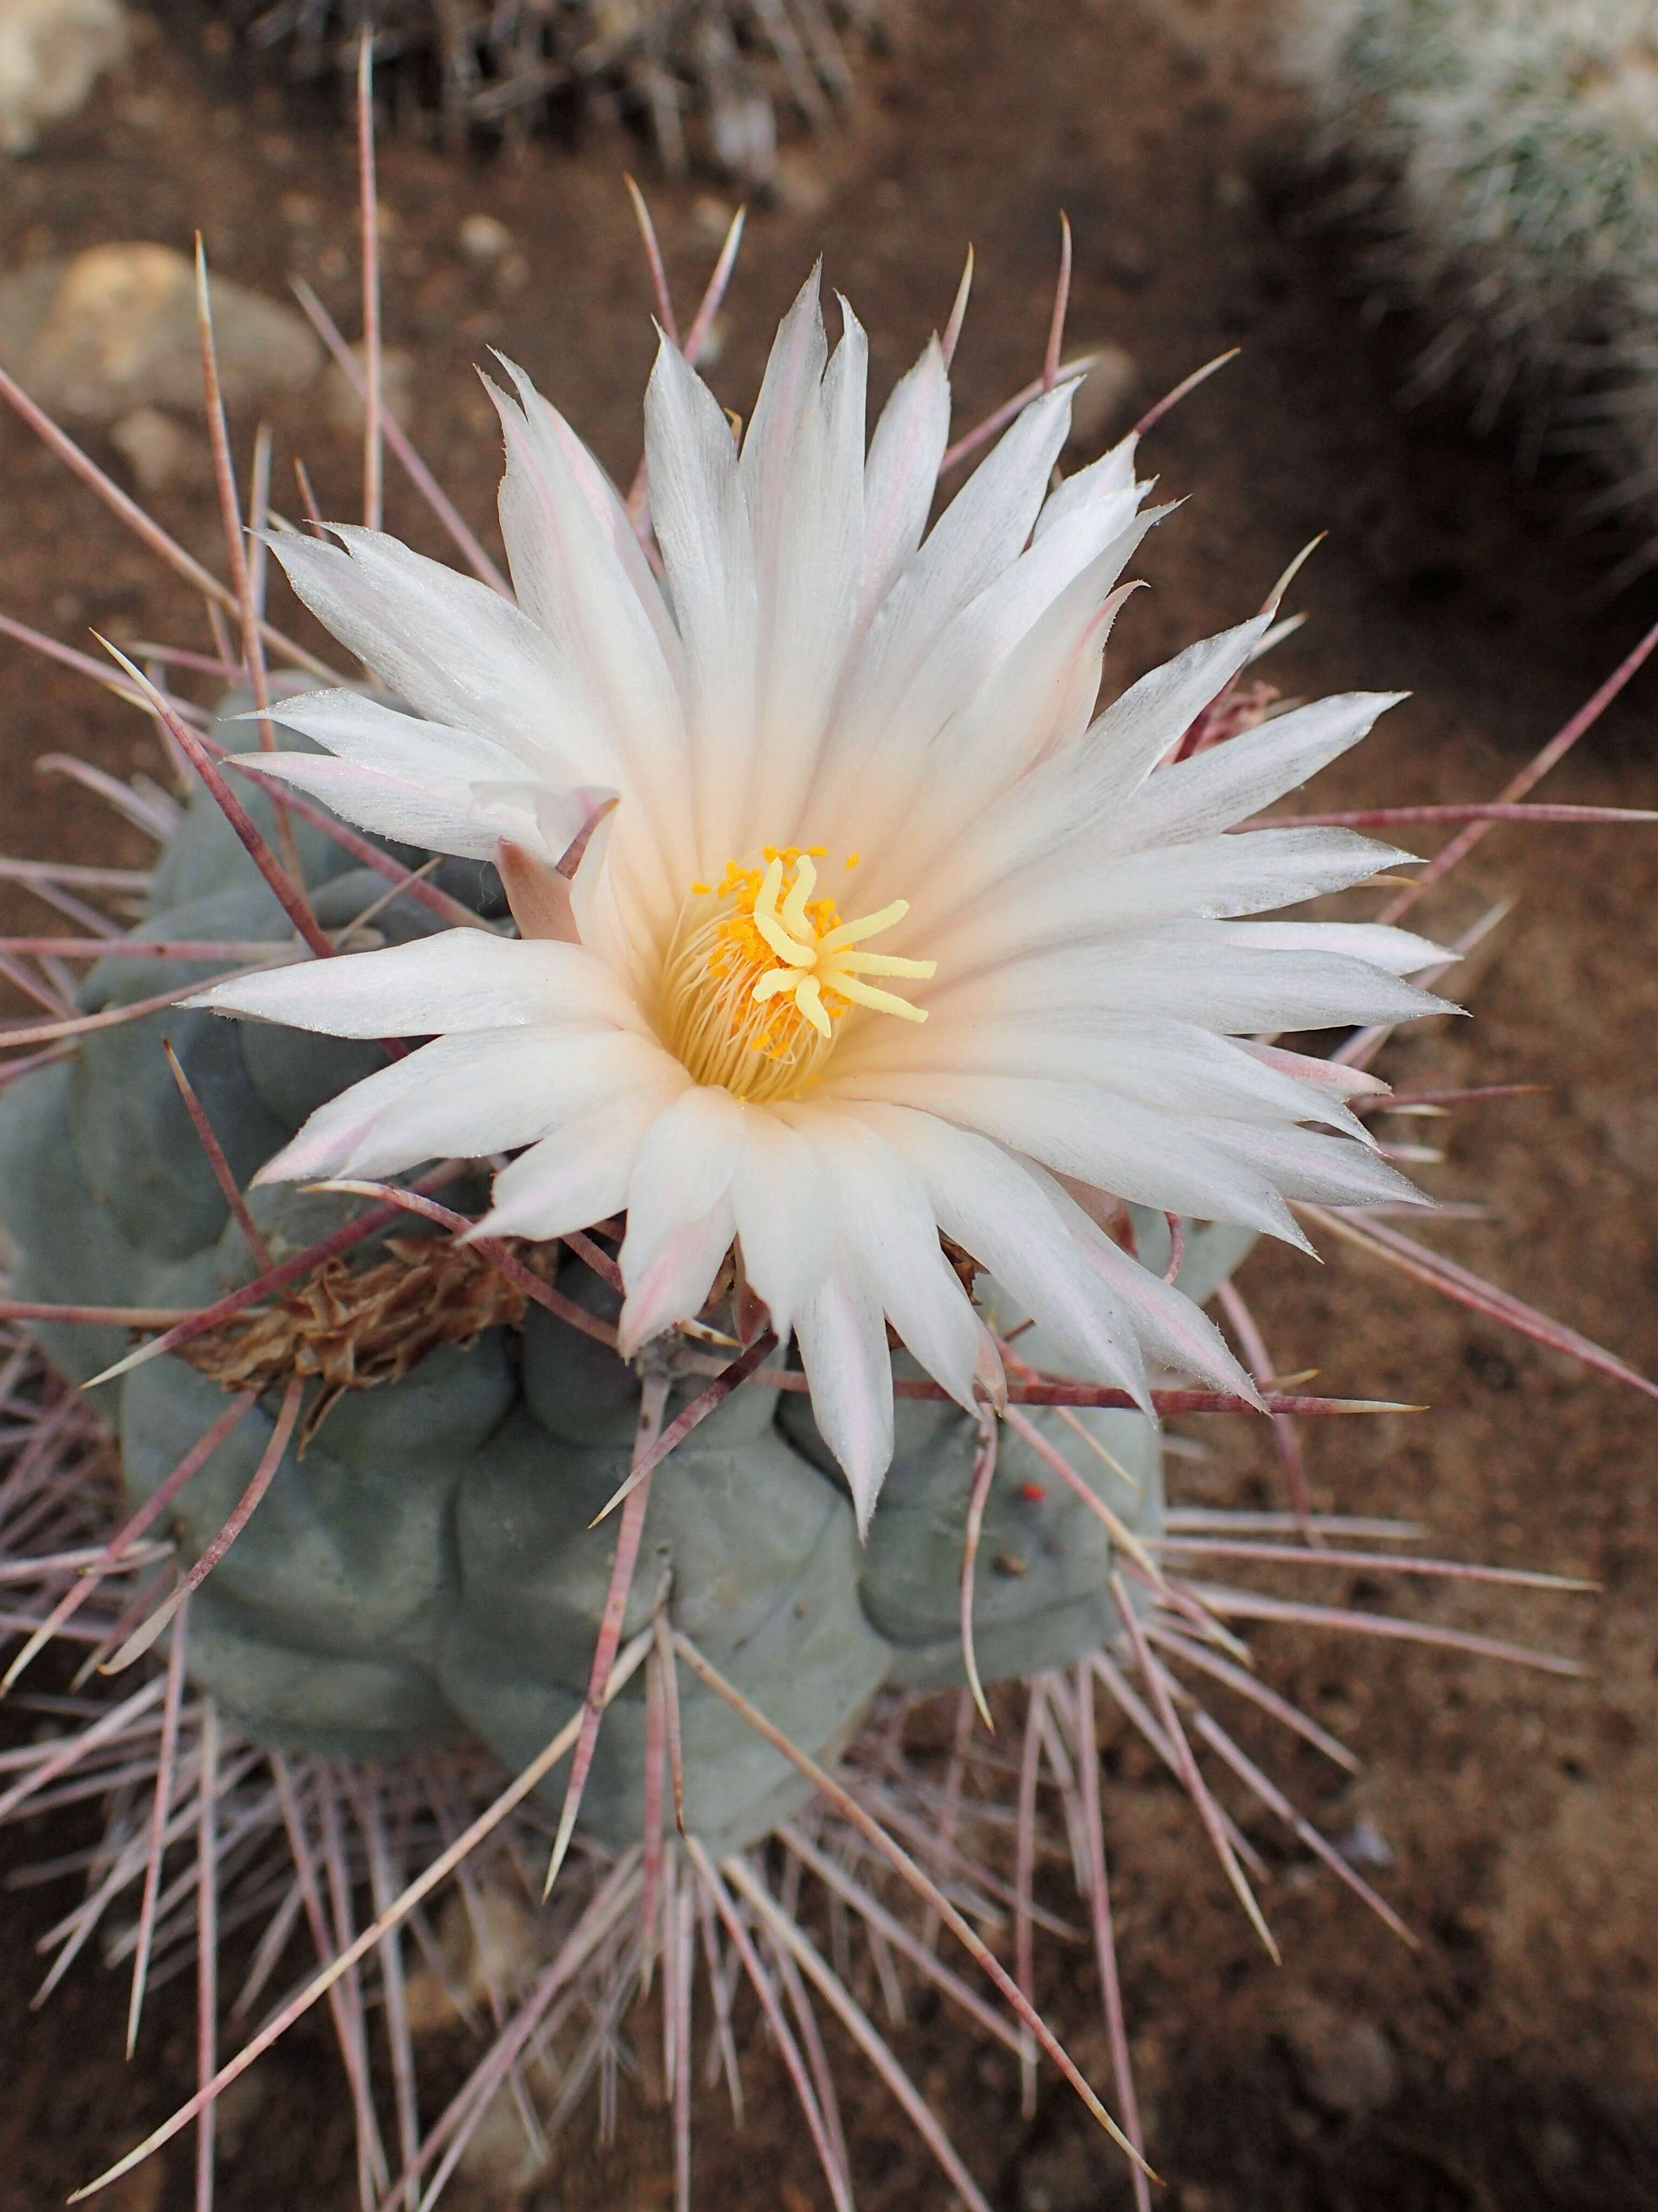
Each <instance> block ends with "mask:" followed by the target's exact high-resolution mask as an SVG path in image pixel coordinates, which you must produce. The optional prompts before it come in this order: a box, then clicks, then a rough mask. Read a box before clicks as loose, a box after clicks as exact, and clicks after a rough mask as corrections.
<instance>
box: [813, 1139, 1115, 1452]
mask: <svg viewBox="0 0 1658 2212" xmlns="http://www.w3.org/2000/svg"><path fill="white" fill-rule="evenodd" d="M852 1111H853V1113H854V1114H855V1115H856V1116H857V1118H858V1119H859V1121H863V1122H864V1123H865V1125H866V1126H867V1127H870V1128H872V1129H874V1130H876V1131H877V1132H878V1133H879V1134H880V1135H881V1136H882V1137H883V1138H884V1139H885V1140H886V1141H887V1142H888V1143H889V1144H890V1145H891V1146H893V1147H894V1149H895V1150H896V1151H898V1152H900V1153H901V1154H902V1156H903V1157H904V1158H906V1159H908V1161H909V1163H910V1164H911V1166H912V1167H913V1168H914V1170H915V1172H916V1173H917V1175H918V1176H920V1179H921V1182H922V1185H923V1187H924V1188H925V1189H926V1194H927V1200H928V1203H929V1204H930V1205H931V1206H932V1211H933V1213H934V1216H935V1218H936V1219H937V1220H938V1225H939V1226H940V1227H941V1228H942V1229H943V1230H944V1233H945V1235H946V1236H948V1237H952V1238H953V1239H954V1240H955V1241H956V1243H958V1244H960V1245H961V1246H962V1248H963V1250H965V1251H968V1252H970V1253H971V1254H972V1255H973V1257H974V1258H975V1260H976V1261H978V1262H979V1264H980V1265H981V1267H986V1268H987V1269H988V1270H989V1271H990V1273H992V1274H993V1276H994V1277H995V1278H996V1279H997V1281H998V1282H999V1283H1001V1284H1003V1285H1005V1287H1006V1289H1007V1291H1009V1293H1010V1294H1011V1297H1014V1298H1015V1299H1016V1300H1017V1302H1018V1303H1019V1304H1020V1306H1021V1307H1022V1309H1023V1310H1024V1311H1026V1312H1029V1313H1031V1314H1034V1315H1035V1317H1036V1319H1037V1320H1038V1321H1039V1322H1041V1323H1042V1327H1043V1328H1045V1329H1046V1330H1048V1333H1049V1334H1051V1335H1052V1336H1053V1338H1054V1341H1055V1342H1056V1343H1057V1344H1058V1345H1059V1346H1060V1349H1061V1352H1062V1353H1063V1354H1064V1356H1065V1357H1066V1359H1067V1360H1068V1361H1069V1362H1070V1363H1072V1364H1073V1365H1074V1366H1075V1368H1076V1370H1077V1371H1078V1373H1079V1374H1081V1375H1083V1376H1086V1377H1088V1378H1090V1379H1092V1380H1096V1381H1099V1382H1102V1383H1110V1384H1113V1385H1114V1386H1116V1387H1118V1388H1121V1389H1127V1390H1129V1391H1131V1392H1133V1394H1134V1395H1135V1396H1136V1397H1137V1398H1138V1399H1139V1401H1140V1403H1141V1404H1142V1405H1143V1406H1145V1407H1147V1409H1148V1410H1149V1407H1150V1401H1149V1400H1148V1399H1147V1398H1146V1396H1145V1389H1146V1376H1145V1363H1144V1361H1143V1360H1142V1358H1141V1357H1140V1352H1139V1345H1138V1343H1137V1342H1136V1340H1135V1336H1134V1332H1133V1328H1132V1327H1131V1326H1130V1323H1129V1320H1128V1317H1127V1313H1126V1312H1125V1310H1124V1308H1123V1306H1122V1304H1121V1299H1120V1298H1119V1297H1117V1296H1115V1295H1114V1293H1113V1291H1111V1289H1110V1288H1109V1286H1108V1285H1107V1284H1106V1283H1105V1281H1104V1280H1103V1279H1102V1277H1101V1275H1100V1274H1099V1273H1098V1271H1097V1270H1096V1269H1095V1268H1093V1267H1091V1266H1088V1265H1085V1264H1084V1262H1083V1260H1082V1258H1081V1256H1080V1254H1079V1249H1078V1247H1077V1245H1076V1243H1075V1240H1074V1236H1073V1231H1072V1225H1070V1224H1069V1222H1068V1220H1067V1218H1066V1217H1065V1216H1064V1215H1063V1213H1062V1211H1061V1208H1060V1204H1059V1197H1060V1195H1062V1194H1055V1192H1054V1190H1053V1189H1051V1188H1046V1187H1045V1185H1044V1184H1043V1183H1040V1182H1038V1181H1037V1179H1036V1177H1035V1175H1034V1174H1033V1173H1032V1172H1031V1171H1030V1170H1029V1169H1028V1168H1026V1167H1025V1166H1023V1164H1021V1163H1020V1162H1019V1161H1017V1160H1016V1159H1014V1158H1011V1156H1010V1155H1009V1154H1008V1153H1007V1152H1005V1151H1004V1150H1003V1149H1002V1147H1001V1146H999V1145H997V1144H993V1142H992V1141H991V1140H990V1139H988V1138H987V1137H982V1136H979V1135H976V1134H975V1133H972V1132H971V1131H969V1130H966V1129H960V1128H956V1127H951V1126H950V1123H949V1122H947V1121H940V1120H939V1119H938V1117H937V1116H935V1115H931V1114H922V1113H916V1112H914V1111H913V1110H911V1109H908V1108H904V1107H896V1106H885V1105H882V1106H859V1107H855V1108H853V1109H852ZM1066 1203H1067V1204H1068V1203H1069V1201H1066Z"/></svg>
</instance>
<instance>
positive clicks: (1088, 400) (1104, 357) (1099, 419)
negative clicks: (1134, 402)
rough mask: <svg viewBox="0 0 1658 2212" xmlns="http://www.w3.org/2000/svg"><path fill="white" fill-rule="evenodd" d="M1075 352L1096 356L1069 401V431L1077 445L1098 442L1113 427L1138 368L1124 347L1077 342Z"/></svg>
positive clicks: (1124, 405) (1125, 407)
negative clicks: (1094, 361) (1084, 344)
mask: <svg viewBox="0 0 1658 2212" xmlns="http://www.w3.org/2000/svg"><path fill="white" fill-rule="evenodd" d="M1077 350H1078V352H1079V353H1092V354H1097V355H1098V356H1099V359H1098V360H1097V361H1096V363H1095V365H1094V367H1093V368H1090V370H1089V372H1088V374H1087V375H1086V376H1085V377H1084V379H1083V380H1082V382H1081V384H1080V385H1078V387H1077V390H1076V392H1075V393H1074V394H1073V395H1072V401H1071V435H1072V441H1074V442H1075V443H1076V444H1078V445H1081V446H1102V445H1103V444H1104V443H1105V441H1106V440H1107V438H1108V436H1109V435H1110V434H1111V432H1112V431H1113V430H1114V429H1115V428H1116V427H1117V425H1118V423H1119V422H1121V419H1122V416H1123V415H1124V412H1125V411H1126V410H1127V405H1128V402H1129V400H1130V399H1131V398H1133V392H1134V386H1136V385H1137V384H1138V383H1139V375H1140V373H1139V368H1138V366H1137V364H1136V362H1135V360H1134V356H1133V354H1132V353H1130V352H1129V351H1128V350H1127V348H1126V347H1123V346H1120V345H1112V344H1110V343H1105V344H1102V345H1091V346H1079V347H1078V349H1077Z"/></svg>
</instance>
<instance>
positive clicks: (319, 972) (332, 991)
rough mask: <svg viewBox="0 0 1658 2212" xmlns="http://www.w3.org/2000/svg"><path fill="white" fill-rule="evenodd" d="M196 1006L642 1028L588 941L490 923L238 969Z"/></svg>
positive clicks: (398, 1026) (387, 1027)
mask: <svg viewBox="0 0 1658 2212" xmlns="http://www.w3.org/2000/svg"><path fill="white" fill-rule="evenodd" d="M190 1004H191V1005H192V1006H210V1007H211V1008H212V1009H213V1011H214V1012H216V1013H221V1014H252V1015H256V1016H258V1018H259V1019H260V1020H261V1021H267V1022H286V1023H288V1024H289V1025H290V1026H291V1027H293V1028H295V1029H302V1030H318V1031H319V1032H320V1033H321V1034H322V1035H323V1036H349V1037H383V1036H434V1035H435V1034H437V1033H438V1032H439V1031H445V1030H446V1031H450V1032H453V1033H465V1032H470V1031H476V1030H501V1029H507V1028H509V1027H510V1028H521V1027H527V1026H531V1025H535V1026H538V1027H541V1028H544V1029H553V1028H558V1029H599V1028H605V1029H609V1028H629V1029H635V1030H639V1029H642V1027H643V1024H642V1022H641V1018H640V1016H639V1013H638V1012H637V1010H636V1009H635V1006H634V1004H633V1001H632V1000H631V999H630V997H629V994H628V993H627V991H626V990H625V988H624V987H623V986H622V985H621V984H620V983H619V982H618V981H616V977H615V976H614V975H612V974H611V972H610V969H608V968H606V967H605V966H604V963H602V962H601V961H598V960H596V959H595V958H594V957H593V956H592V953H590V952H586V951H583V949H582V948H581V946H580V945H559V944H554V943H550V942H549V941H547V940H546V939H537V940H535V941H534V942H525V941H524V940H522V939H519V938H515V937H496V936H495V935H494V934H493V933H490V932H489V931H486V930H482V929H447V930H444V931H441V932H440V933H439V934H438V935H436V936H434V937H418V938H416V939H414V941H413V942H412V943H411V944H408V945H387V946H386V947H385V949H384V950H383V951H378V952H352V953H347V954H344V955H343V956H342V957H340V958H338V959H335V960H315V961H307V962H304V963H301V964H299V965H297V966H295V967H292V968H276V969H267V970H266V971H265V972H264V974H262V975H240V976H237V977H235V978H234V980H233V981H230V982H228V983H219V984H216V985H215V986H214V987H213V988H212V989H211V990H210V991H204V992H203V994H201V996H200V997H199V998H197V999H192V1000H191V1001H190ZM484 1149H485V1150H486V1151H489V1150H493V1149H494V1147H493V1146H486V1147H485V1148H484Z"/></svg>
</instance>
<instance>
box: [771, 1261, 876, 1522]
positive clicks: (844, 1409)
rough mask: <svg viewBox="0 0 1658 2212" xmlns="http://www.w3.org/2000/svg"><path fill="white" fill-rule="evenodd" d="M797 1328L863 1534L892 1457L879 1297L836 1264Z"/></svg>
mask: <svg viewBox="0 0 1658 2212" xmlns="http://www.w3.org/2000/svg"><path fill="white" fill-rule="evenodd" d="M795 1336H796V1339H797V1340H798V1341H799V1346H800V1363H801V1364H802V1366H803V1367H804V1368H805V1370H806V1379H807V1381H808V1382H809V1383H811V1410H812V1415H813V1418H814V1419H816V1421H817V1425H818V1427H819V1429H820V1430H822V1431H823V1441H824V1442H825V1443H827V1444H828V1446H829V1449H830V1450H831V1451H832V1452H833V1453H834V1454H835V1458H836V1459H837V1460H839V1461H840V1462H841V1468H843V1469H844V1471H845V1474H846V1478H847V1486H848V1487H849V1488H850V1489H851V1492H852V1503H853V1510H854V1511H855V1512H856V1514H857V1516H858V1528H859V1534H867V1532H868V1529H869V1522H870V1516H871V1514H872V1513H873V1512H874V1510H875V1500H876V1498H877V1497H878V1495H879V1492H880V1488H881V1483H882V1480H883V1478H884V1476H885V1474H886V1471H887V1469H888V1468H890V1466H891V1464H892V1444H893V1417H892V1355H891V1353H890V1352H889V1351H888V1349H887V1328H886V1321H885V1317H884V1315H883V1314H882V1311H881V1304H880V1300H879V1299H878V1297H876V1296H875V1293H874V1291H872V1289H871V1287H870V1285H868V1284H867V1283H866V1282H865V1280H864V1278H863V1277H862V1275H861V1274H859V1273H858V1272H857V1271H856V1270H855V1269H853V1268H851V1267H844V1266H843V1267H837V1268H836V1269H835V1271H834V1272H833V1273H831V1274H830V1275H829V1278H828V1279H827V1280H826V1281H825V1282H823V1284H822V1285H820V1286H819V1287H818V1288H817V1290H816V1291H813V1293H812V1295H811V1297H810V1298H808V1299H807V1301H806V1303H805V1305H804V1306H803V1307H802V1308H801V1310H800V1315H799V1320H798V1321H797V1322H796V1323H795Z"/></svg>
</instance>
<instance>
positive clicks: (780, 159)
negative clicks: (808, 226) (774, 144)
mask: <svg viewBox="0 0 1658 2212" xmlns="http://www.w3.org/2000/svg"><path fill="white" fill-rule="evenodd" d="M771 188H772V191H773V194H774V197H775V198H776V200H777V204H778V205H779V206H780V207H782V208H786V209H787V210H788V212H789V213H790V214H791V215H804V216H814V215H822V213H823V210H824V209H825V208H826V207H827V206H828V205H829V196H830V195H829V179H828V178H827V177H826V176H825V175H824V174H823V170H822V169H821V168H820V167H818V165H817V162H816V161H813V160H812V158H811V155H809V154H802V153H799V152H798V151H796V150H794V149H790V151H789V152H787V153H786V154H780V155H778V156H777V159H776V161H774V164H773V166H772V173H771Z"/></svg>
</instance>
